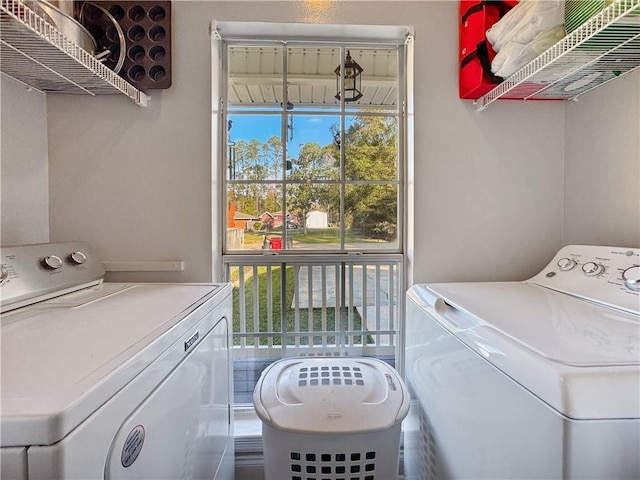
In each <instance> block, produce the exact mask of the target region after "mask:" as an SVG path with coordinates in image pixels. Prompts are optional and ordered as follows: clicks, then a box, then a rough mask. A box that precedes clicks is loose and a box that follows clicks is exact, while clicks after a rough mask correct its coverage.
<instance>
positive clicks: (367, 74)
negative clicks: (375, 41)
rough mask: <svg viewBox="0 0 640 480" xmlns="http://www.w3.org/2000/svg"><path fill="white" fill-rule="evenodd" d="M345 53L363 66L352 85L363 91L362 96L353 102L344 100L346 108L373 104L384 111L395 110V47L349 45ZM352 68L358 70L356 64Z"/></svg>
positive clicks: (365, 106)
mask: <svg viewBox="0 0 640 480" xmlns="http://www.w3.org/2000/svg"><path fill="white" fill-rule="evenodd" d="M348 53H349V54H350V56H351V60H352V61H353V62H355V63H356V64H357V65H358V66H359V67H360V69H362V71H361V72H360V74H359V75H360V79H357V78H356V79H355V88H356V89H357V90H358V91H360V92H361V93H362V97H361V98H360V99H358V100H356V101H353V102H346V108H347V109H349V110H351V109H369V108H373V109H376V110H382V111H387V112H395V111H397V109H398V52H397V50H396V49H377V48H376V49H360V48H357V49H354V48H351V49H348ZM345 67H346V66H345ZM354 67H355V66H354ZM355 68H356V70H357V71H360V69H358V68H357V67H355ZM359 87H361V88H359ZM345 88H346V85H345ZM346 98H348V95H347V97H346Z"/></svg>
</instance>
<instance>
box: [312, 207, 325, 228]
mask: <svg viewBox="0 0 640 480" xmlns="http://www.w3.org/2000/svg"><path fill="white" fill-rule="evenodd" d="M328 226H329V222H328V221H327V214H326V212H319V211H317V210H316V211H313V212H309V213H307V228H327V227H328Z"/></svg>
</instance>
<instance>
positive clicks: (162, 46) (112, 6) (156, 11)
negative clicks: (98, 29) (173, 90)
mask: <svg viewBox="0 0 640 480" xmlns="http://www.w3.org/2000/svg"><path fill="white" fill-rule="evenodd" d="M92 3H95V4H96V5H100V6H101V7H103V8H105V9H106V10H107V11H108V12H109V13H110V14H111V15H112V16H113V17H114V18H115V20H116V21H117V22H118V24H119V25H120V27H121V28H122V31H123V33H124V36H125V40H126V56H125V60H124V64H123V65H122V68H121V69H120V71H119V72H118V74H119V75H120V76H121V77H122V78H124V79H125V80H127V81H128V82H129V83H131V84H132V85H133V86H134V87H136V88H138V89H139V90H152V89H163V88H169V87H170V86H171V2H170V1H165V2H153V1H143V2H137V1H128V0H127V1H115V2H114V1H94V2H92Z"/></svg>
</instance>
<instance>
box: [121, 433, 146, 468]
mask: <svg viewBox="0 0 640 480" xmlns="http://www.w3.org/2000/svg"><path fill="white" fill-rule="evenodd" d="M143 443H144V427H143V426H142V425H137V426H136V427H134V429H133V430H131V432H130V433H129V435H128V436H127V439H126V440H125V441H124V446H123V447H122V454H121V455H120V462H122V466H123V467H124V468H127V467H130V466H131V465H133V462H135V461H136V458H138V455H140V452H141V451H142V444H143Z"/></svg>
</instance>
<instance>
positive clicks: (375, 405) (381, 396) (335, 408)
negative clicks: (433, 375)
mask: <svg viewBox="0 0 640 480" xmlns="http://www.w3.org/2000/svg"><path fill="white" fill-rule="evenodd" d="M253 403H254V405H255V407H256V413H257V414H258V416H259V417H260V419H261V420H262V421H263V422H265V423H267V424H269V425H271V426H273V427H276V428H278V429H280V430H284V431H290V432H303V433H332V434H337V433H359V432H366V431H376V430H384V429H387V428H390V427H392V426H393V425H395V424H396V423H397V422H401V421H402V420H403V419H404V417H405V416H406V415H407V412H408V411H409V395H408V393H407V391H406V387H405V386H404V383H403V382H402V379H401V378H400V376H399V375H398V373H397V372H396V371H395V370H394V369H393V368H391V367H390V366H389V365H387V364H386V363H384V362H382V361H381V360H377V359H375V358H359V359H352V358H331V357H329V358H307V359H304V358H294V359H284V360H280V361H278V362H275V363H273V364H271V365H270V366H269V368H268V369H266V370H265V371H264V372H263V373H262V375H261V376H260V380H259V381H258V384H257V385H256V388H255V390H254V395H253Z"/></svg>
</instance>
